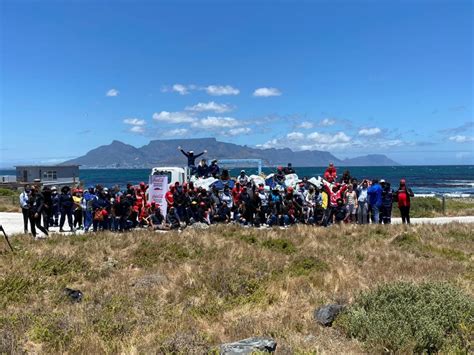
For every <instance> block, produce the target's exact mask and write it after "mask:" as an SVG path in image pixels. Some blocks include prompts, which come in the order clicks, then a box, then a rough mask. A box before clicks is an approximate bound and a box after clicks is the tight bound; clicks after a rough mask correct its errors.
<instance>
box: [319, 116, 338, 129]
mask: <svg viewBox="0 0 474 355" xmlns="http://www.w3.org/2000/svg"><path fill="white" fill-rule="evenodd" d="M335 123H336V120H334V119H332V118H325V119H324V120H321V121H319V125H320V126H323V127H329V126H333V125H334V124H335Z"/></svg>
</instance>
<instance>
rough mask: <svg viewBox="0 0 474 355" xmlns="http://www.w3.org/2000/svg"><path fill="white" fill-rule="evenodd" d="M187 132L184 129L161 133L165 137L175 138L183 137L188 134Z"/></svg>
mask: <svg viewBox="0 0 474 355" xmlns="http://www.w3.org/2000/svg"><path fill="white" fill-rule="evenodd" d="M188 132H189V130H188V129H186V128H176V129H172V130H170V131H166V132H164V133H163V135H164V136H166V137H176V136H185V135H186V134H188Z"/></svg>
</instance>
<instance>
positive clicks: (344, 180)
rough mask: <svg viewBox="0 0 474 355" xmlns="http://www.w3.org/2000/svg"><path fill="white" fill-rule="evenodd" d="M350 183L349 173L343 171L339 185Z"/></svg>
mask: <svg viewBox="0 0 474 355" xmlns="http://www.w3.org/2000/svg"><path fill="white" fill-rule="evenodd" d="M350 181H351V173H350V171H349V170H346V171H344V173H343V174H342V177H341V180H340V183H341V184H349V183H350Z"/></svg>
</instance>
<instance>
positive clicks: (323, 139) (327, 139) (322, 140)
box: [307, 132, 351, 145]
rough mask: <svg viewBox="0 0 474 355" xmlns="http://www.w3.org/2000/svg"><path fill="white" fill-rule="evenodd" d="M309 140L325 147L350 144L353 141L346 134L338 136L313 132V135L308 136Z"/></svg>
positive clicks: (342, 133)
mask: <svg viewBox="0 0 474 355" xmlns="http://www.w3.org/2000/svg"><path fill="white" fill-rule="evenodd" d="M307 138H308V139H309V140H310V141H312V142H313V143H316V144H324V145H327V144H336V143H349V142H350V141H351V137H349V136H348V135H347V134H345V133H344V132H337V133H336V134H327V133H319V132H313V133H311V134H308V137H307Z"/></svg>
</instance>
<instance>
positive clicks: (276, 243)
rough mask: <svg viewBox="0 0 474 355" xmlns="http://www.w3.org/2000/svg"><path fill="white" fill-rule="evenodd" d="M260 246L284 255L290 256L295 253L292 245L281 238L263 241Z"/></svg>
mask: <svg viewBox="0 0 474 355" xmlns="http://www.w3.org/2000/svg"><path fill="white" fill-rule="evenodd" d="M262 246H263V247H265V248H268V249H271V250H274V251H278V252H280V253H284V254H292V253H294V252H295V251H296V248H295V246H294V245H293V243H292V242H290V241H289V240H287V239H283V238H276V239H268V240H265V241H264V242H262Z"/></svg>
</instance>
